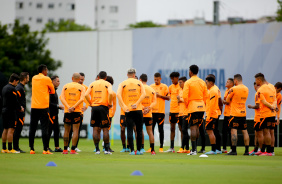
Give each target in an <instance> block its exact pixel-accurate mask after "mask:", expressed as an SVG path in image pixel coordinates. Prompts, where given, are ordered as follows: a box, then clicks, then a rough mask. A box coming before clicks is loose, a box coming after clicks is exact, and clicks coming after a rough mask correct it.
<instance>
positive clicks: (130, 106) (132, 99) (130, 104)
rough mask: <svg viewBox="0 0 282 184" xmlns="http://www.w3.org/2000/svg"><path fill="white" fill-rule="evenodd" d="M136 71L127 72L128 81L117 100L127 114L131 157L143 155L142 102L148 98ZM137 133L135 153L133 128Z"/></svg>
mask: <svg viewBox="0 0 282 184" xmlns="http://www.w3.org/2000/svg"><path fill="white" fill-rule="evenodd" d="M135 74H136V70H135V69H134V68H131V69H129V70H128V71H127V77H128V79H127V80H125V81H123V82H122V83H120V84H119V87H118V91H117V98H118V100H119V104H120V105H121V108H122V109H123V111H124V112H125V118H126V125H127V139H128V142H129V147H130V150H131V153H130V155H142V154H143V153H142V152H140V150H141V145H142V131H143V114H142V104H141V102H142V100H143V99H144V98H145V96H146V92H145V88H144V86H143V84H142V83H141V81H139V80H137V79H135ZM134 125H135V126H136V132H137V151H134V143H133V126H134Z"/></svg>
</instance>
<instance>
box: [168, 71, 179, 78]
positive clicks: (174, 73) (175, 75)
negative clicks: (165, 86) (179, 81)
mask: <svg viewBox="0 0 282 184" xmlns="http://www.w3.org/2000/svg"><path fill="white" fill-rule="evenodd" d="M179 76H180V74H179V72H172V73H171V74H170V75H169V77H170V78H171V79H172V78H174V77H179Z"/></svg>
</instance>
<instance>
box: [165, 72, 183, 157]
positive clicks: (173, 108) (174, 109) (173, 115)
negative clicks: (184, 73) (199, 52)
mask: <svg viewBox="0 0 282 184" xmlns="http://www.w3.org/2000/svg"><path fill="white" fill-rule="evenodd" d="M179 76H180V74H179V73H178V72H172V73H171V74H170V76H169V77H170V79H171V82H172V84H171V85H170V86H169V87H168V96H169V97H170V99H171V101H170V110H169V123H170V148H169V149H168V150H167V151H165V152H172V153H174V152H175V151H174V137H175V125H176V124H178V123H179V117H178V116H179V105H178V99H177V96H179V91H180V86H179V84H178V79H179ZM178 127H179V130H180V133H181V139H182V137H183V136H182V130H181V126H178Z"/></svg>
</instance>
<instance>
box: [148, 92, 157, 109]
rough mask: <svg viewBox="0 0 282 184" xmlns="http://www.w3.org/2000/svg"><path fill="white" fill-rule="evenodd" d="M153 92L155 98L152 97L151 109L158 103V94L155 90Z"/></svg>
mask: <svg viewBox="0 0 282 184" xmlns="http://www.w3.org/2000/svg"><path fill="white" fill-rule="evenodd" d="M153 94H154V95H153V98H152V103H151V105H150V106H149V107H150V110H151V109H152V108H153V107H155V105H157V95H156V93H155V92H154V93H153Z"/></svg>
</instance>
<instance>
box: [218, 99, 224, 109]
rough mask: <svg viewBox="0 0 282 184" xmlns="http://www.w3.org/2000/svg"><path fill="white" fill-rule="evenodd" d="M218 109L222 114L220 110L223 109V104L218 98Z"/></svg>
mask: <svg viewBox="0 0 282 184" xmlns="http://www.w3.org/2000/svg"><path fill="white" fill-rule="evenodd" d="M218 107H219V109H220V111H221V112H222V109H223V102H222V99H221V97H219V98H218Z"/></svg>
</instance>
